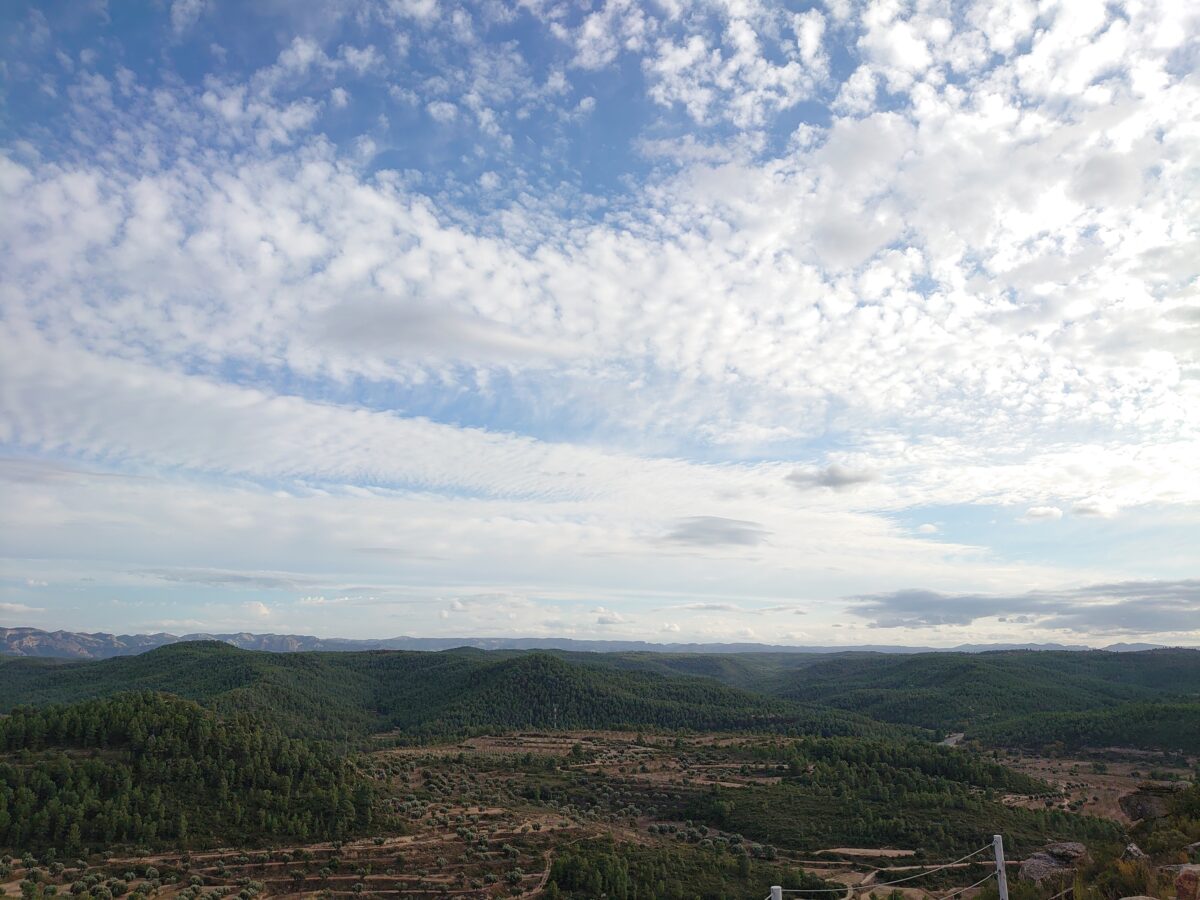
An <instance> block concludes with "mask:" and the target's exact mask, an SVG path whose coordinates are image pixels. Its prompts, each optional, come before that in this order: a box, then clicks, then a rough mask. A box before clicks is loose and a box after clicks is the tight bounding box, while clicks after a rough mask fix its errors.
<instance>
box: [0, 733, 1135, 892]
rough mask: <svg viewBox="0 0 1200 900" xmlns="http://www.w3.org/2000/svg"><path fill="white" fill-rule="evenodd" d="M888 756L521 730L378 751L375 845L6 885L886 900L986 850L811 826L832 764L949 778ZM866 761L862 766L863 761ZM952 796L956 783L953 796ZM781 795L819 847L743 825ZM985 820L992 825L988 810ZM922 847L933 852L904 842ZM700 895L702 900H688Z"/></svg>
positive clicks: (198, 857) (189, 859) (105, 864)
mask: <svg viewBox="0 0 1200 900" xmlns="http://www.w3.org/2000/svg"><path fill="white" fill-rule="evenodd" d="M383 742H384V743H386V736H383ZM884 749H885V748H876V749H875V750H874V751H873V753H868V754H866V755H863V754H861V753H860V752H859V749H858V748H857V747H856V746H855V745H846V746H840V747H839V746H837V742H836V741H834V742H829V741H826V742H820V741H818V742H811V743H807V744H806V743H805V742H799V743H797V742H791V741H782V740H780V739H778V738H775V737H764V736H761V735H750V734H726V735H715V734H704V735H691V736H683V735H677V734H655V733H652V732H635V731H619V730H585V731H573V732H560V733H548V732H518V733H511V734H506V735H492V736H478V737H473V738H468V739H465V740H462V741H458V742H450V743H436V744H431V745H424V746H407V747H383V748H382V749H376V750H373V751H369V752H366V753H365V754H363V755H362V756H361V758H360V759H359V762H358V764H357V767H358V772H359V774H360V775H361V776H362V777H364V778H365V779H367V780H368V781H369V782H370V783H371V785H372V788H373V797H374V800H373V803H374V814H373V817H372V826H371V828H372V831H373V833H371V834H364V835H359V836H357V837H355V838H351V839H347V840H343V841H332V842H331V841H323V842H313V843H293V844H288V845H284V846H270V847H267V846H263V847H253V848H248V847H236V848H220V847H217V848H211V849H205V850H192V851H191V852H183V851H178V850H175V851H168V852H141V853H139V852H137V850H136V848H133V852H129V851H118V852H112V851H110V852H108V853H100V854H91V855H88V856H87V857H86V858H81V859H72V860H58V859H54V858H47V857H46V856H42V857H40V858H38V859H37V861H36V864H35V863H34V862H33V861H32V860H27V864H26V863H22V862H21V861H20V860H13V862H12V863H11V864H10V871H9V872H8V874H7V875H6V876H5V881H4V885H3V887H4V891H5V893H7V894H11V895H18V894H20V893H21V890H22V882H25V883H26V887H25V890H26V891H29V887H28V883H29V881H28V879H29V875H30V874H31V872H36V873H37V874H36V878H37V882H38V883H39V884H40V885H42V891H43V894H44V893H45V892H46V890H47V888H53V889H54V890H55V892H56V893H65V892H76V893H81V892H84V891H87V892H89V893H91V894H92V895H93V896H95V894H96V888H97V887H99V888H101V889H102V890H107V891H108V892H109V893H110V894H111V895H113V896H119V895H124V894H130V895H134V896H139V895H145V894H150V893H153V894H154V895H155V896H161V897H176V896H182V897H185V898H189V900H190V898H196V897H207V898H215V897H218V896H226V895H230V894H238V895H247V896H252V895H256V894H261V895H267V896H300V895H313V894H327V895H348V896H353V895H363V894H366V895H371V896H389V895H396V896H405V897H440V896H457V897H532V896H543V895H544V896H556V895H562V894H569V893H571V887H570V885H571V879H572V875H571V873H570V872H569V871H567V869H566V865H567V863H566V861H568V860H577V859H587V860H589V861H590V860H593V859H594V858H595V857H597V856H601V857H602V856H603V855H604V854H605V853H611V854H614V855H615V856H616V857H619V858H620V859H622V860H627V861H628V860H630V859H633V860H635V861H640V865H641V868H642V870H643V871H642V872H640V873H634V874H633V875H628V874H626V875H625V876H623V877H625V878H626V880H627V881H628V882H629V883H630V884H632V883H633V882H634V881H637V880H638V879H639V878H641V879H642V880H646V879H647V878H649V880H651V881H653V882H654V883H655V884H657V883H659V882H662V884H663V889H664V890H666V891H668V894H667V895H669V891H670V888H669V887H668V886H667V885H668V874H669V873H670V872H671V871H673V870H675V871H677V872H678V873H679V877H680V878H681V879H683V880H682V881H681V882H680V884H681V885H682V886H684V887H681V889H685V888H686V889H685V892H684V893H683V894H681V896H712V897H721V896H729V897H734V896H750V895H754V894H757V893H761V892H762V891H763V890H765V887H766V886H769V885H770V884H773V883H775V884H777V883H786V884H794V885H796V886H801V885H808V886H820V887H823V888H824V889H825V890H826V891H827V892H828V891H830V890H831V889H832V888H834V887H837V886H847V887H848V888H849V887H851V886H857V887H858V893H859V895H860V896H868V895H871V894H877V895H878V896H879V897H884V896H888V895H890V894H891V893H892V890H893V889H891V888H878V889H875V890H874V891H872V890H871V888H870V887H869V886H870V885H871V884H873V883H876V882H886V881H888V880H891V878H892V877H907V876H910V875H919V874H920V873H921V872H922V871H925V868H926V867H927V866H928V865H930V864H931V861H937V860H940V859H943V858H944V857H945V855H946V854H948V853H954V852H957V850H958V849H960V844H961V842H964V841H965V842H966V843H969V844H977V843H981V842H985V841H986V839H987V838H988V837H989V835H988V834H986V831H987V827H986V825H985V823H984V822H983V821H980V822H979V824H978V826H977V827H974V826H966V827H964V829H963V830H962V831H960V832H959V833H957V834H953V835H943V834H942V833H941V832H938V831H937V830H929V829H927V828H926V826H928V824H929V823H928V822H927V821H926V822H923V821H922V820H921V819H920V817H916V818H913V820H912V821H907V820H905V822H903V823H902V822H901V820H900V818H898V817H897V818H893V819H890V820H889V819H881V820H876V819H875V818H873V813H872V812H871V811H870V810H871V809H873V808H874V806H873V805H872V804H870V803H869V797H864V798H862V799H860V800H857V801H855V800H852V799H851V797H850V796H849V795H847V796H846V797H845V798H844V799H843V801H842V804H841V808H842V809H853V808H855V807H856V806H862V807H863V808H864V809H865V810H866V812H865V815H866V818H865V819H860V818H858V817H855V818H852V819H849V820H846V821H840V820H841V819H842V816H841V814H840V813H838V812H836V811H834V810H833V808H832V807H831V808H830V812H831V813H832V814H831V815H826V816H825V817H823V818H822V817H819V816H814V815H813V813H812V809H811V807H813V806H814V804H819V803H820V800H819V796H820V794H821V793H822V783H823V782H822V776H821V773H820V771H819V770H820V769H823V768H830V771H831V772H833V773H836V774H837V781H838V782H839V784H842V785H845V786H852V785H853V784H854V783H855V780H856V779H857V778H858V777H860V776H863V775H864V773H865V771H866V770H867V769H869V768H870V767H871V766H881V765H890V766H893V767H894V768H895V770H896V771H897V772H899V771H902V770H906V771H907V777H909V778H910V779H917V780H919V779H920V777H922V775H921V769H922V767H923V766H924V765H925V764H926V763H928V762H931V761H936V764H937V765H938V766H939V767H944V766H945V760H944V759H942V758H941V757H942V754H943V751H940V750H925V749H924V748H923V749H921V750H920V751H916V750H914V751H912V752H913V754H914V755H913V756H912V758H911V759H907V760H904V759H892V760H890V762H885V761H884V760H883V759H882V758H880V757H879V754H880V753H881V752H883V755H884V757H886V755H887V754H886V752H884ZM925 754H932V755H930V756H926V755H925ZM856 758H858V759H859V762H861V763H864V764H865V765H856V764H854V760H855V759H856ZM960 763H961V764H962V765H964V766H966V767H967V768H966V769H964V773H968V770H970V773H969V774H963V776H962V777H968V778H972V777H973V778H974V779H975V780H977V781H981V782H984V783H985V784H990V783H991V782H992V781H998V782H1003V781H1006V780H1011V784H1008V785H1007V787H1009V788H1013V787H1017V786H1022V787H1024V788H1025V789H1027V790H1039V789H1041V788H1042V787H1043V786H1042V785H1040V784H1039V783H1037V782H1034V781H1032V780H1030V779H1028V778H1026V776H1024V775H1019V774H1016V773H1012V777H1011V779H1009V776H1008V775H1006V774H1005V772H1006V771H1007V770H1003V769H1000V768H999V767H982V768H977V769H972V768H971V767H972V766H973V765H974V764H973V763H970V762H969V761H964V760H960ZM923 777H926V778H928V777H929V776H927V775H926V776H923ZM868 782H869V778H868ZM951 784H958V783H957V782H950V781H947V782H946V786H949V785H951ZM1000 786H1001V785H1000V784H997V785H996V787H997V788H998V787H1000ZM990 790H992V788H989V787H986V786H984V785H974V786H972V785H969V784H967V785H964V786H962V787H961V790H960V791H959V792H958V794H957V795H956V796H955V798H952V805H953V806H954V807H955V810H956V815H958V816H960V817H964V818H961V821H963V822H966V821H969V819H970V816H969V812H970V810H969V808H966V807H964V806H963V804H961V803H959V802H958V800H960V799H962V798H967V797H973V796H974V797H978V800H977V802H978V803H980V804H985V803H991V804H992V806H993V807H994V808H996V809H1003V807H1002V806H1001V805H1000V804H999V803H998V802H996V801H989V800H986V799H985V798H986V796H987V794H988V792H989V791H990ZM780 791H785V792H787V791H790V792H792V793H793V796H794V798H795V799H796V800H797V802H798V804H799V805H800V806H803V805H806V804H807V806H808V807H810V810H809V812H808V813H807V814H805V815H803V818H804V819H805V820H806V821H807V822H808V827H809V828H811V829H815V831H813V832H811V833H813V834H814V835H816V836H819V837H820V838H821V839H819V840H814V841H805V840H803V839H801V837H800V836H801V835H803V834H807V833H810V832H808V831H804V830H801V831H797V830H795V829H790V828H788V827H787V823H788V821H789V820H790V819H792V818H793V816H800V815H802V813H801V812H800V810H799V808H797V810H796V811H795V812H793V811H791V810H789V808H788V806H787V804H786V803H784V804H781V805H780V806H778V807H775V810H776V811H775V812H774V813H773V814H772V815H768V816H764V815H762V814H761V813H759V812H755V813H754V814H753V815H752V816H751V817H744V816H739V814H738V810H739V809H740V808H741V807H743V806H744V807H745V808H746V809H747V810H761V809H763V808H768V807H769V804H770V801H771V800H772V798H773V797H775V796H777V795H778V792H780ZM1009 796H1015V794H1009ZM960 807H961V808H960ZM978 811H979V812H981V813H983V814H984V815H985V816H986V814H987V812H988V809H987V807H985V806H981V807H980V808H979V810H978ZM1012 814H1013V815H1014V816H1016V820H1017V821H1019V822H1021V823H1022V825H1023V827H1024V828H1025V829H1026V830H1027V831H1028V832H1029V834H1028V838H1029V839H1028V841H1027V843H1028V845H1029V846H1033V845H1034V844H1037V843H1039V842H1040V841H1042V840H1043V839H1045V838H1047V837H1066V836H1078V835H1079V834H1080V833H1081V832H1083V831H1088V830H1089V829H1090V831H1091V833H1102V832H1103V831H1104V829H1105V828H1106V825H1105V824H1104V823H1101V822H1099V821H1098V820H1095V821H1093V820H1089V819H1085V818H1080V817H1076V816H1070V817H1069V818H1068V817H1067V816H1066V814H1060V816H1059V818H1060V819H1061V821H1059V820H1058V819H1055V818H1054V817H1051V818H1050V819H1047V818H1046V815H1047V814H1046V813H1045V812H1044V811H1032V810H1030V811H1026V810H1020V811H1017V812H1014V813H1012ZM930 818H941V814H940V813H936V814H934V815H933V816H931V817H930ZM866 822H871V823H873V824H872V826H871V827H873V828H874V829H875V832H874V836H875V837H883V836H884V835H892V836H894V837H899V838H901V839H900V840H879V841H877V842H875V843H872V842H871V841H870V840H869V838H871V837H872V832H871V830H870V828H868V827H867V826H866V824H865V823H866ZM1047 823H1049V824H1047ZM905 829H907V834H906V832H905ZM923 829H926V830H923ZM1114 833H1115V830H1114ZM918 834H921V835H925V836H926V838H929V839H932V840H933V841H934V843H933V844H930V843H928V841H926V843H924V844H917V843H915V842H913V841H909V842H908V843H905V841H904V840H903V838H904V837H905V836H907V837H913V836H916V835H918ZM939 835H942V836H943V838H944V839H943V840H942V841H941V843H940V844H939V843H937V839H938V836H939ZM825 838H827V839H825ZM984 859H986V857H984ZM978 862H979V860H976V861H973V862H972V863H966V864H962V865H960V866H958V867H956V868H954V869H951V870H946V871H942V872H939V873H937V874H936V875H934V876H931V877H930V878H929V879H928V880H927V881H926V880H921V879H920V878H917V879H914V880H913V882H908V883H906V884H905V885H904V887H903V889H902V890H901V893H902V895H903V896H905V897H907V898H908V900H930V898H937V897H940V896H942V895H944V894H946V893H948V892H952V891H953V890H954V889H956V888H957V887H961V886H962V885H964V884H970V883H972V882H974V881H976V880H978V878H979V877H981V874H986V871H987V869H986V868H985V867H981V866H980V865H978V864H977V863H978ZM646 872H650V873H652V874H651V875H649V876H647V875H646V874H645V873H646ZM914 882H915V883H914ZM697 889H699V890H700V891H701V893H699V894H696V893H687V891H696V890H697ZM576 893H577V895H579V896H583V895H585V894H578V891H576ZM653 895H657V894H656V893H655V892H654V891H652V892H651V894H648V895H639V896H653ZM629 896H633V895H632V894H630V895H629ZM812 896H813V897H820V896H829V894H828V893H826V894H824V895H822V894H813V895H812Z"/></svg>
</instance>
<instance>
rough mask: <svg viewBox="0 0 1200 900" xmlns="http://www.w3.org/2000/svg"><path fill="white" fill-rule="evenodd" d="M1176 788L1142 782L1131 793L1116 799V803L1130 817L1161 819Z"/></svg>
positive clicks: (1167, 809)
mask: <svg viewBox="0 0 1200 900" xmlns="http://www.w3.org/2000/svg"><path fill="white" fill-rule="evenodd" d="M1176 790H1178V788H1174V787H1167V786H1164V785H1159V784H1149V783H1145V782H1144V783H1142V784H1140V785H1138V789H1137V790H1136V791H1134V792H1133V793H1132V794H1126V795H1125V796H1124V797H1121V798H1120V799H1119V800H1117V803H1119V804H1120V806H1121V811H1122V812H1124V813H1125V815H1127V816H1129V818H1131V819H1134V820H1138V819H1161V818H1162V817H1163V816H1165V815H1166V814H1167V813H1168V812H1170V803H1171V797H1172V795H1173V794H1174V793H1175V791H1176Z"/></svg>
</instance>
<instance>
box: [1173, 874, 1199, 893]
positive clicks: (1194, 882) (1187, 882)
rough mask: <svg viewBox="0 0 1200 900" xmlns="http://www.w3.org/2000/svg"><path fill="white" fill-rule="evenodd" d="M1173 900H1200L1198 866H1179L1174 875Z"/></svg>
mask: <svg viewBox="0 0 1200 900" xmlns="http://www.w3.org/2000/svg"><path fill="white" fill-rule="evenodd" d="M1175 900H1200V866H1180V867H1179V874H1178V875H1176V876H1175Z"/></svg>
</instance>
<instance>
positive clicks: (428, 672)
mask: <svg viewBox="0 0 1200 900" xmlns="http://www.w3.org/2000/svg"><path fill="white" fill-rule="evenodd" d="M591 662H593V663H594V662H595V661H594V660H592V661H591ZM131 690H155V691H166V692H170V693H173V694H177V695H179V696H181V697H184V698H187V699H190V700H195V701H198V702H201V703H205V704H207V705H209V706H211V707H212V708H214V709H216V710H218V711H223V712H228V713H233V712H248V713H252V714H257V715H261V716H263V717H264V718H267V717H269V718H270V719H271V721H273V722H275V723H277V724H278V725H279V727H281V728H283V729H284V730H285V731H287V732H289V733H292V734H303V735H307V736H314V737H325V738H330V739H346V738H348V737H354V736H362V735H365V734H368V733H371V732H378V731H387V730H392V729H398V730H400V731H401V732H403V734H404V735H405V736H408V737H412V738H417V737H420V738H428V737H433V736H438V735H453V734H459V733H462V732H465V731H468V730H479V729H495V728H519V727H542V728H545V727H554V726H557V727H562V728H568V727H571V728H581V727H582V728H602V727H615V726H621V725H629V726H634V727H649V726H654V727H659V728H686V729H713V730H722V729H725V730H729V729H759V730H762V729H769V730H773V731H778V732H782V733H794V734H825V735H832V734H841V735H856V734H886V733H892V729H889V728H888V726H886V725H882V724H880V723H875V722H872V721H870V720H869V719H866V718H864V717H861V716H858V715H855V714H853V713H847V712H843V711H840V710H835V709H825V708H818V707H813V706H810V705H805V704H799V703H795V702H792V701H789V700H786V699H780V698H771V697H766V696H762V695H757V694H752V693H749V692H747V691H743V690H739V689H737V688H732V687H727V686H724V685H721V684H718V683H715V682H714V681H712V680H710V679H703V678H692V677H681V676H668V675H663V674H660V673H657V672H647V671H626V670H622V669H618V668H614V667H607V666H603V665H596V664H588V665H585V664H583V663H578V662H571V661H567V660H564V659H562V658H559V657H557V656H554V655H552V654H546V653H517V652H511V653H483V652H480V651H475V650H453V651H445V652H440V653H422V652H400V651H373V652H368V653H291V654H271V653H259V652H255V651H247V650H238V649H235V648H233V647H229V646H227V645H225V644H220V643H215V642H197V643H188V644H175V645H170V646H167V647H162V648H160V649H158V650H154V651H151V652H149V653H145V654H142V655H141V656H133V657H120V658H115V659H107V660H101V661H96V662H86V663H74V664H70V665H56V666H46V665H44V664H43V663H41V661H37V660H9V661H6V662H4V663H3V664H0V697H2V698H3V699H2V700H0V704H2V706H0V711H3V710H6V709H11V708H13V707H15V706H18V705H21V704H32V705H45V704H48V703H64V702H72V701H77V700H83V699H89V698H95V697H104V696H109V695H112V694H114V693H117V692H121V691H131Z"/></svg>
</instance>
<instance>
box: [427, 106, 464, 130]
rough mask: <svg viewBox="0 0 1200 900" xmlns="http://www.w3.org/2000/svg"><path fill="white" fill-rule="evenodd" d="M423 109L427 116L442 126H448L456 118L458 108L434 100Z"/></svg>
mask: <svg viewBox="0 0 1200 900" xmlns="http://www.w3.org/2000/svg"><path fill="white" fill-rule="evenodd" d="M425 109H426V110H427V111H428V112H429V115H430V116H431V117H432V118H433V119H435V120H436V121H438V122H441V123H442V124H443V125H446V124H449V123H450V122H453V121H454V120H455V119H457V118H458V107H457V106H455V105H454V104H453V103H450V102H448V101H446V100H434V101H433V102H432V103H429V104H428V105H426V107H425Z"/></svg>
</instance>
